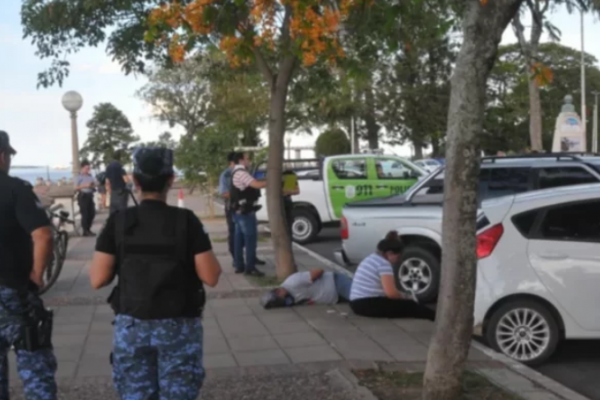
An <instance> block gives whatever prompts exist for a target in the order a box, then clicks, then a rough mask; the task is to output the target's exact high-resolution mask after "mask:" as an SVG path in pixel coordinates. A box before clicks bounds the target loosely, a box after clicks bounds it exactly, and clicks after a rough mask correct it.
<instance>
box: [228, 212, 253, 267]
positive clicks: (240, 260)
mask: <svg viewBox="0 0 600 400" xmlns="http://www.w3.org/2000/svg"><path fill="white" fill-rule="evenodd" d="M233 220H234V221H235V240H234V254H235V257H234V258H235V269H236V270H237V271H240V272H243V271H245V272H252V271H254V270H256V247H257V246H258V232H257V228H256V213H250V214H239V213H235V214H233ZM244 245H245V247H246V264H245V267H244Z"/></svg>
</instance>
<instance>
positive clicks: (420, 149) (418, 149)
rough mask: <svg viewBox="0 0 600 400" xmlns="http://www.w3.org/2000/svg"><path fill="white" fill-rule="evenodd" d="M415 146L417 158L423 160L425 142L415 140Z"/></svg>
mask: <svg viewBox="0 0 600 400" xmlns="http://www.w3.org/2000/svg"><path fill="white" fill-rule="evenodd" d="M413 147H414V148H415V159H417V160H421V159H422V158H423V144H421V143H419V142H413Z"/></svg>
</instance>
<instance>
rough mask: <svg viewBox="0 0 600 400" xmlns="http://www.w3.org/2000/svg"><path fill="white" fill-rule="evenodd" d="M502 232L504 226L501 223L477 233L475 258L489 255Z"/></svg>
mask: <svg viewBox="0 0 600 400" xmlns="http://www.w3.org/2000/svg"><path fill="white" fill-rule="evenodd" d="M503 233H504V227H503V226H502V224H498V225H494V226H492V227H491V228H490V229H487V230H485V231H483V232H481V233H480V234H479V235H477V258H478V259H482V258H486V257H489V256H490V254H492V252H493V251H494V248H495V247H496V245H497V244H498V242H499V241H500V238H501V237H502V234H503Z"/></svg>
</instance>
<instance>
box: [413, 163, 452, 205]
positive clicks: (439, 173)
mask: <svg viewBox="0 0 600 400" xmlns="http://www.w3.org/2000/svg"><path fill="white" fill-rule="evenodd" d="M434 179H435V180H440V181H443V180H444V168H443V167H442V168H438V169H437V170H435V171H433V172H432V173H431V174H430V175H428V176H427V177H426V178H425V179H422V180H420V181H417V183H415V184H414V185H412V186H411V187H410V189H408V190H407V191H406V193H404V196H405V197H406V198H407V199H409V198H411V197H412V196H414V195H415V193H417V192H418V191H419V190H420V189H421V188H422V187H423V186H425V185H427V183H428V182H430V181H432V180H434Z"/></svg>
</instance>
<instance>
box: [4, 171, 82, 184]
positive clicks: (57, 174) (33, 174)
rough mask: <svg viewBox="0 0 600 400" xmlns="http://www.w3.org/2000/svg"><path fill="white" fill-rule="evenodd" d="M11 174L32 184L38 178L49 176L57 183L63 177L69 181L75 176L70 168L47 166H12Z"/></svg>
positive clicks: (44, 178)
mask: <svg viewBox="0 0 600 400" xmlns="http://www.w3.org/2000/svg"><path fill="white" fill-rule="evenodd" d="M10 175H11V176H14V177H16V178H20V179H23V180H25V181H28V182H29V183H31V184H32V185H33V184H35V181H36V180H37V179H38V178H42V179H43V180H44V181H46V179H48V177H49V178H50V180H51V181H52V182H54V183H56V182H58V181H59V180H60V179H62V178H65V179H66V180H67V181H69V180H70V179H71V177H72V176H73V174H72V173H71V171H70V170H66V169H46V168H11V170H10Z"/></svg>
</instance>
